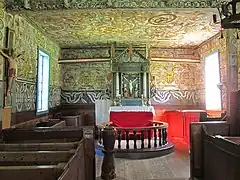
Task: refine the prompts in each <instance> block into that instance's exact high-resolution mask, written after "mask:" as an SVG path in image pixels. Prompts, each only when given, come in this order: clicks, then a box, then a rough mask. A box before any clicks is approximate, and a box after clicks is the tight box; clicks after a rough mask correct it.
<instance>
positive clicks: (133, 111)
mask: <svg viewBox="0 0 240 180" xmlns="http://www.w3.org/2000/svg"><path fill="white" fill-rule="evenodd" d="M109 112H110V122H112V124H113V126H116V127H131V128H132V127H147V126H150V125H152V121H153V117H154V116H155V110H154V107H153V106H112V107H110V110H109Z"/></svg>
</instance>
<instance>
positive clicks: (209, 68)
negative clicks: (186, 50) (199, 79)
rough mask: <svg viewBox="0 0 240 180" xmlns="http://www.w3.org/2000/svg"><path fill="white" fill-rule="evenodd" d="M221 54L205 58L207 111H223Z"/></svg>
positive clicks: (217, 53) (215, 53)
mask: <svg viewBox="0 0 240 180" xmlns="http://www.w3.org/2000/svg"><path fill="white" fill-rule="evenodd" d="M219 83H220V67H219V52H214V53H212V54H210V55H208V56H207V57H206V58H205V98H206V101H205V102H206V110H221V108H222V106H221V91H220V89H219V88H218V87H217V85H218V84H219Z"/></svg>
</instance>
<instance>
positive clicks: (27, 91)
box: [15, 79, 61, 112]
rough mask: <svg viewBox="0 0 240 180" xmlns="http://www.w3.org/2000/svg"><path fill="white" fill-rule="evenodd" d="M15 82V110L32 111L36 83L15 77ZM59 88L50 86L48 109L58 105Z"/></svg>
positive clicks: (33, 108)
mask: <svg viewBox="0 0 240 180" xmlns="http://www.w3.org/2000/svg"><path fill="white" fill-rule="evenodd" d="M15 83H16V109H17V112H23V111H34V110H35V102H36V84H35V83H34V82H31V81H26V80H20V79H17V80H16V81H15ZM60 94H61V89H60V88H59V87H53V86H50V89H49V109H51V108H54V107H57V106H60V100H61V98H60Z"/></svg>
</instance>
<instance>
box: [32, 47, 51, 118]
mask: <svg viewBox="0 0 240 180" xmlns="http://www.w3.org/2000/svg"><path fill="white" fill-rule="evenodd" d="M41 54H42V55H43V56H44V57H47V60H48V90H47V92H48V98H47V105H46V107H47V108H46V109H44V110H39V107H38V105H39V103H38V99H39V93H42V92H39V84H40V83H39V82H38V80H39V71H40V69H39V64H40V55H41ZM42 61H43V62H44V60H42ZM42 67H43V64H42ZM43 69H44V67H43V68H42V70H43ZM44 74H45V72H44V70H43V72H42V78H43V82H44V76H43V75H44ZM43 89H44V88H42V90H41V91H43ZM41 98H42V99H44V96H43V93H42V95H41ZM49 99H50V55H49V54H48V53H47V52H46V51H45V50H44V49H42V48H38V53H37V75H36V101H35V113H36V115H42V114H47V113H49ZM42 106H44V105H43V103H42Z"/></svg>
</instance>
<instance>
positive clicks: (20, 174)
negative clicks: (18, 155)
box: [0, 164, 64, 180]
mask: <svg viewBox="0 0 240 180" xmlns="http://www.w3.org/2000/svg"><path fill="white" fill-rule="evenodd" d="M63 168H64V165H63V164H59V165H44V166H0V177H1V179H3V180H16V179H18V180H33V179H34V180H43V179H44V180H56V179H58V177H59V176H60V175H61V173H62V172H63Z"/></svg>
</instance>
